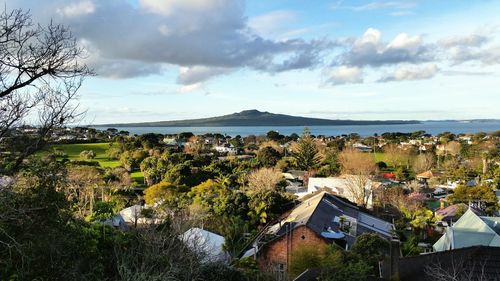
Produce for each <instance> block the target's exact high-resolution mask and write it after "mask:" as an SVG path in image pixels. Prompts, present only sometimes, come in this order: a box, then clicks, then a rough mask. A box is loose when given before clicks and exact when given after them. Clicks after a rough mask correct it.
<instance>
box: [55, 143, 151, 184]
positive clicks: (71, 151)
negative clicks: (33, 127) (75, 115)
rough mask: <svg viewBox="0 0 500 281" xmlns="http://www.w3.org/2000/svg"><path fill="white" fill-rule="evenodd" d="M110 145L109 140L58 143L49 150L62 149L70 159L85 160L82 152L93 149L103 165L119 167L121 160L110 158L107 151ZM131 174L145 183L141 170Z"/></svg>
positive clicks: (139, 182)
mask: <svg viewBox="0 0 500 281" xmlns="http://www.w3.org/2000/svg"><path fill="white" fill-rule="evenodd" d="M109 145H110V143H109V142H101V143H74V144H58V145H53V146H51V147H50V148H49V150H50V149H58V150H62V151H64V153H66V155H68V159H70V160H85V159H82V158H81V157H80V152H82V151H84V150H92V151H94V153H95V154H96V157H95V158H94V159H92V160H93V161H97V162H99V165H101V167H110V168H114V167H118V166H120V161H118V160H110V159H108V156H107V154H106V151H107V150H108V149H109V147H110V146H109ZM130 176H131V177H132V179H133V180H134V181H135V182H137V183H138V184H143V183H144V176H143V175H142V172H141V171H135V172H132V173H131V174H130Z"/></svg>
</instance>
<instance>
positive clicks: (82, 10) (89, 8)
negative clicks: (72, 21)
mask: <svg viewBox="0 0 500 281" xmlns="http://www.w3.org/2000/svg"><path fill="white" fill-rule="evenodd" d="M94 11H95V5H94V2H92V1H91V0H82V1H79V2H74V3H71V4H69V5H66V6H64V7H63V8H61V9H57V13H58V14H60V15H63V16H66V17H77V16H81V15H87V14H91V13H93V12H94Z"/></svg>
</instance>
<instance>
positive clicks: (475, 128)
mask: <svg viewBox="0 0 500 281" xmlns="http://www.w3.org/2000/svg"><path fill="white" fill-rule="evenodd" d="M94 128H96V129H99V130H106V129H107V128H108V127H99V126H96V127H94ZM308 128H309V130H310V131H311V134H313V135H325V136H338V135H343V134H350V133H357V134H359V135H361V136H364V137H366V136H372V135H373V134H375V133H376V134H379V135H380V134H382V133H386V132H402V133H408V132H414V131H420V130H423V131H426V132H427V133H429V134H432V135H437V134H439V133H442V132H451V133H454V134H460V133H477V132H493V131H497V130H500V120H493V121H481V122H479V121H473V122H457V121H429V122H427V121H425V122H422V123H420V124H409V125H407V124H406V125H357V126H309V127H308ZM117 129H119V130H124V131H129V132H130V134H132V135H134V134H137V135H141V134H146V133H157V134H177V133H182V132H192V133H193V134H195V135H203V134H207V133H220V134H223V135H229V136H236V135H240V136H248V135H265V134H266V133H267V132H269V131H271V130H274V131H278V132H279V133H280V134H282V135H290V134H292V133H296V134H299V135H300V134H301V133H302V131H303V130H304V127H302V126H286V127H267V126H261V127H119V128H117Z"/></svg>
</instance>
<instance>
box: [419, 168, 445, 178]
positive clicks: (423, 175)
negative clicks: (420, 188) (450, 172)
mask: <svg viewBox="0 0 500 281" xmlns="http://www.w3.org/2000/svg"><path fill="white" fill-rule="evenodd" d="M440 175H441V173H438V172H432V171H431V170H429V171H425V172H423V173H420V174H418V175H417V178H421V179H430V178H433V177H439V176H440Z"/></svg>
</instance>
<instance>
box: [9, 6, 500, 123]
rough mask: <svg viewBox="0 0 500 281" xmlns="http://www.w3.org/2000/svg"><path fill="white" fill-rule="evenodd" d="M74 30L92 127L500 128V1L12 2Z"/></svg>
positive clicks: (82, 102)
mask: <svg viewBox="0 0 500 281" xmlns="http://www.w3.org/2000/svg"><path fill="white" fill-rule="evenodd" d="M4 2H5V4H4V6H5V7H6V8H7V9H14V8H22V9H29V10H30V12H31V14H32V17H33V20H34V21H36V22H39V23H42V24H44V23H47V22H49V21H50V20H53V21H54V22H55V23H61V24H64V25H66V26H68V27H69V28H70V29H71V30H72V32H73V34H74V36H75V37H76V39H77V41H78V44H79V45H80V46H81V47H82V48H84V49H85V51H86V54H87V55H86V57H85V63H87V64H88V65H89V66H90V67H91V68H92V69H93V70H94V72H95V74H96V75H95V76H93V77H89V78H87V79H86V80H85V82H84V84H83V87H82V88H81V89H80V94H79V99H78V102H79V103H80V109H81V110H85V111H86V115H85V118H84V119H83V120H80V122H81V123H84V124H103V123H118V122H119V123H125V122H142V121H162V120H177V119H191V118H202V117H211V116H219V115H223V114H230V113H234V112H239V111H242V110H248V109H258V110H261V111H269V112H273V113H282V114H290V115H298V116H307V117H318V118H328V119H358V120H391V119H405V120H409V119H412V120H413V119H418V120H430V119H432V120H440V119H478V118H497V119H500V80H499V75H500V17H499V16H498V14H499V12H500V1H493V0H491V1H487V0H477V1H475V0H463V1H462V0H450V1H447V0H440V1H435V0H434V1H433V0H428V1H426V0H420V1H419V0H402V1H390V0H388V1H373V0H367V1H361V0H360V1H336V0H330V1H328V0H325V1H323V0H315V1H306V0H272V1H269V0H247V1H244V0H50V1H49V0H6V1H4Z"/></svg>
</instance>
